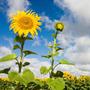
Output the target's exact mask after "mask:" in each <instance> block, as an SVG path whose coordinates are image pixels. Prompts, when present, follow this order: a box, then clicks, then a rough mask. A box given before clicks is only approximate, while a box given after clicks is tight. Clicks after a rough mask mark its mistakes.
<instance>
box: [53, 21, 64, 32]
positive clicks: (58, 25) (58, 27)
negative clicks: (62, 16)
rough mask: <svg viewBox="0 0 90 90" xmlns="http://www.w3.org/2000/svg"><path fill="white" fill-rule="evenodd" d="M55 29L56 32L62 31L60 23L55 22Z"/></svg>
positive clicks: (62, 26) (62, 25)
mask: <svg viewBox="0 0 90 90" xmlns="http://www.w3.org/2000/svg"><path fill="white" fill-rule="evenodd" d="M55 29H56V30H58V31H63V29H64V24H63V23H61V22H57V23H56V24H55Z"/></svg>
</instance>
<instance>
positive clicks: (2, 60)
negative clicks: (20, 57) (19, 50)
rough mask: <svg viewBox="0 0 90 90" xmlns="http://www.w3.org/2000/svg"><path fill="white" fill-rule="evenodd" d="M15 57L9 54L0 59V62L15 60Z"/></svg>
mask: <svg viewBox="0 0 90 90" xmlns="http://www.w3.org/2000/svg"><path fill="white" fill-rule="evenodd" d="M16 57H17V56H16V54H9V55H7V56H4V57H2V58H0V62H6V61H11V60H14V59H16Z"/></svg>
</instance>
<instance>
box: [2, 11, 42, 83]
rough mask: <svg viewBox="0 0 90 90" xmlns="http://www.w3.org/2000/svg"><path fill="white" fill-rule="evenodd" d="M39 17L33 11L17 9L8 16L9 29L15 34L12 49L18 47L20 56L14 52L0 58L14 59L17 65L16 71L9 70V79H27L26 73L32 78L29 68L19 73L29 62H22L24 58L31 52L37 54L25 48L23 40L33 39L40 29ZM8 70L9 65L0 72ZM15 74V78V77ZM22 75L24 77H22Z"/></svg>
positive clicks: (3, 60) (4, 60) (3, 59)
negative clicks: (13, 13)
mask: <svg viewBox="0 0 90 90" xmlns="http://www.w3.org/2000/svg"><path fill="white" fill-rule="evenodd" d="M40 19H41V18H40V16H38V15H37V14H36V13H35V12H33V11H18V12H17V13H16V14H15V15H13V16H11V18H10V29H11V30H12V31H13V32H14V33H15V34H16V36H15V38H14V42H15V45H14V46H13V49H14V50H17V49H18V50H19V51H20V56H17V55H16V54H10V55H7V56H4V57H2V58H0V62H6V61H11V60H16V64H17V65H18V72H14V71H13V72H10V73H9V78H10V79H13V78H14V79H17V78H18V80H21V81H22V80H23V81H24V80H25V78H26V80H27V78H28V74H30V75H31V78H30V79H31V80H32V79H33V78H34V75H33V73H32V72H31V71H30V70H29V69H27V70H25V71H23V74H22V75H20V76H19V74H20V73H21V72H22V68H23V67H25V66H27V65H29V64H30V63H29V62H24V58H25V57H26V56H28V55H31V54H37V53H36V52H33V51H30V50H26V49H25V48H24V46H25V41H27V40H33V38H34V36H35V35H37V34H38V33H37V30H39V29H40V25H41V22H40ZM9 70H10V67H9V68H7V69H4V70H2V71H0V73H7V74H8V72H9ZM14 75H15V76H14ZM16 76H17V78H15V77H16ZM26 76H27V77H26ZM12 77H13V78H12ZM22 77H24V78H23V79H22ZM28 79H29V78H28ZM30 79H29V80H30ZM23 81H22V82H23ZM24 82H27V81H24Z"/></svg>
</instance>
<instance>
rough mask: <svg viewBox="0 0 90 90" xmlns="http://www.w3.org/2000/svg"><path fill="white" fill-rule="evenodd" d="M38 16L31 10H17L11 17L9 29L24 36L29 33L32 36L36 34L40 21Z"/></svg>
mask: <svg viewBox="0 0 90 90" xmlns="http://www.w3.org/2000/svg"><path fill="white" fill-rule="evenodd" d="M40 19H41V18H40V17H39V16H38V15H37V14H36V13H35V12H33V11H28V12H25V11H18V12H17V14H16V15H13V16H12V17H11V24H10V29H11V30H13V31H14V33H18V35H19V36H22V35H24V37H26V36H27V35H28V34H29V33H30V34H31V35H32V36H35V35H36V34H37V30H38V29H39V27H40V25H41V22H40Z"/></svg>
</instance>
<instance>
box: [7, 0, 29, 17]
mask: <svg viewBox="0 0 90 90" xmlns="http://www.w3.org/2000/svg"><path fill="white" fill-rule="evenodd" d="M7 1H8V6H9V8H8V11H7V15H8V16H11V15H12V14H15V13H16V12H17V11H19V10H26V9H27V8H28V5H29V1H28V0H17V1H16V0H7Z"/></svg>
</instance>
